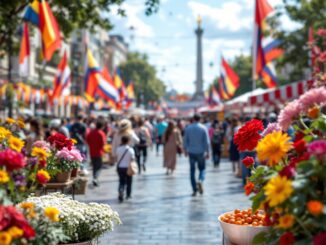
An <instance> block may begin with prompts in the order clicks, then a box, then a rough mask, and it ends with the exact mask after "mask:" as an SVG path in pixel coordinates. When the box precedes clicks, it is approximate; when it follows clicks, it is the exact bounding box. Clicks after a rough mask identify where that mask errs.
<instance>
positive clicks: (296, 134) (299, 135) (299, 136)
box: [294, 131, 305, 141]
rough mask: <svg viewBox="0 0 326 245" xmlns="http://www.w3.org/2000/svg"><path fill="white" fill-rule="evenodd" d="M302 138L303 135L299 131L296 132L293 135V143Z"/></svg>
mask: <svg viewBox="0 0 326 245" xmlns="http://www.w3.org/2000/svg"><path fill="white" fill-rule="evenodd" d="M303 137H305V134H304V133H302V132H301V131H297V132H296V133H295V137H294V141H298V140H301V139H303Z"/></svg>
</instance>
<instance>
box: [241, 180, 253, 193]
mask: <svg viewBox="0 0 326 245" xmlns="http://www.w3.org/2000/svg"><path fill="white" fill-rule="evenodd" d="M254 188H255V185H254V183H252V182H250V181H249V182H248V183H247V184H246V185H245V187H244V188H243V189H244V190H245V193H246V195H247V196H249V195H250V193H251V192H252V191H253V190H254Z"/></svg>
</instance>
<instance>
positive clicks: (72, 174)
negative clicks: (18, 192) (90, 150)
mask: <svg viewBox="0 0 326 245" xmlns="http://www.w3.org/2000/svg"><path fill="white" fill-rule="evenodd" d="M77 174H78V168H74V169H73V170H72V171H71V178H76V177H77Z"/></svg>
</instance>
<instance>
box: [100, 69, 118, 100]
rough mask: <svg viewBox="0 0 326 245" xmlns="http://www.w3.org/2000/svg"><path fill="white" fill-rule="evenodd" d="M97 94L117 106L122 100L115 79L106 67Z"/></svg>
mask: <svg viewBox="0 0 326 245" xmlns="http://www.w3.org/2000/svg"><path fill="white" fill-rule="evenodd" d="M97 94H98V95H99V96H101V97H102V98H103V99H104V100H106V101H107V102H112V103H113V104H116V103H118V102H119V100H120V96H119V92H118V89H117V88H116V87H115V85H114V82H113V79H112V77H111V75H110V73H109V71H108V69H107V68H106V67H104V68H103V69H102V73H101V76H100V80H99V84H98V88H97Z"/></svg>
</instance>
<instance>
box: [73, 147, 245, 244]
mask: <svg viewBox="0 0 326 245" xmlns="http://www.w3.org/2000/svg"><path fill="white" fill-rule="evenodd" d="M196 175H197V173H196ZM133 181H134V182H133V194H132V199H131V200H128V201H125V202H124V203H122V204H120V203H119V202H118V200H117V187H118V178H117V175H116V172H115V168H110V169H104V170H103V171H102V173H101V178H100V183H101V185H100V187H98V188H96V189H91V188H89V189H88V190H87V194H86V195H85V196H78V197H77V199H78V200H82V201H86V202H90V201H96V202H101V203H107V204H109V205H111V206H112V208H113V209H114V210H116V211H118V212H119V214H120V217H121V220H122V222H123V225H121V226H119V227H117V228H116V229H115V230H114V231H113V232H112V233H108V234H106V235H105V236H103V237H102V238H101V239H100V244H103V245H104V244H112V245H128V244H131V245H132V244H139V245H165V244H166V245H167V244H169V245H179V244H180V245H195V244H196V245H198V244H222V232H221V229H220V226H219V224H218V221H217V217H218V215H219V214H221V213H223V212H226V211H230V210H233V209H235V208H247V207H248V206H249V201H248V199H247V197H246V196H245V195H244V193H243V190H242V186H241V182H240V179H237V178H235V177H234V176H233V174H232V171H231V164H230V162H228V161H226V160H223V161H222V163H221V166H220V167H219V168H216V169H214V168H213V166H212V164H211V162H210V161H209V163H208V165H207V174H206V180H205V183H204V188H205V189H204V190H205V192H204V195H203V196H197V197H191V193H192V189H191V186H190V178H189V164H188V159H187V158H185V157H181V158H179V159H178V163H177V170H176V171H175V173H174V175H173V176H167V175H166V174H165V170H164V169H163V168H162V157H161V156H159V157H157V156H155V154H153V153H151V152H150V156H149V159H148V163H147V172H146V173H145V174H142V175H140V176H136V177H134V179H133Z"/></svg>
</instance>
